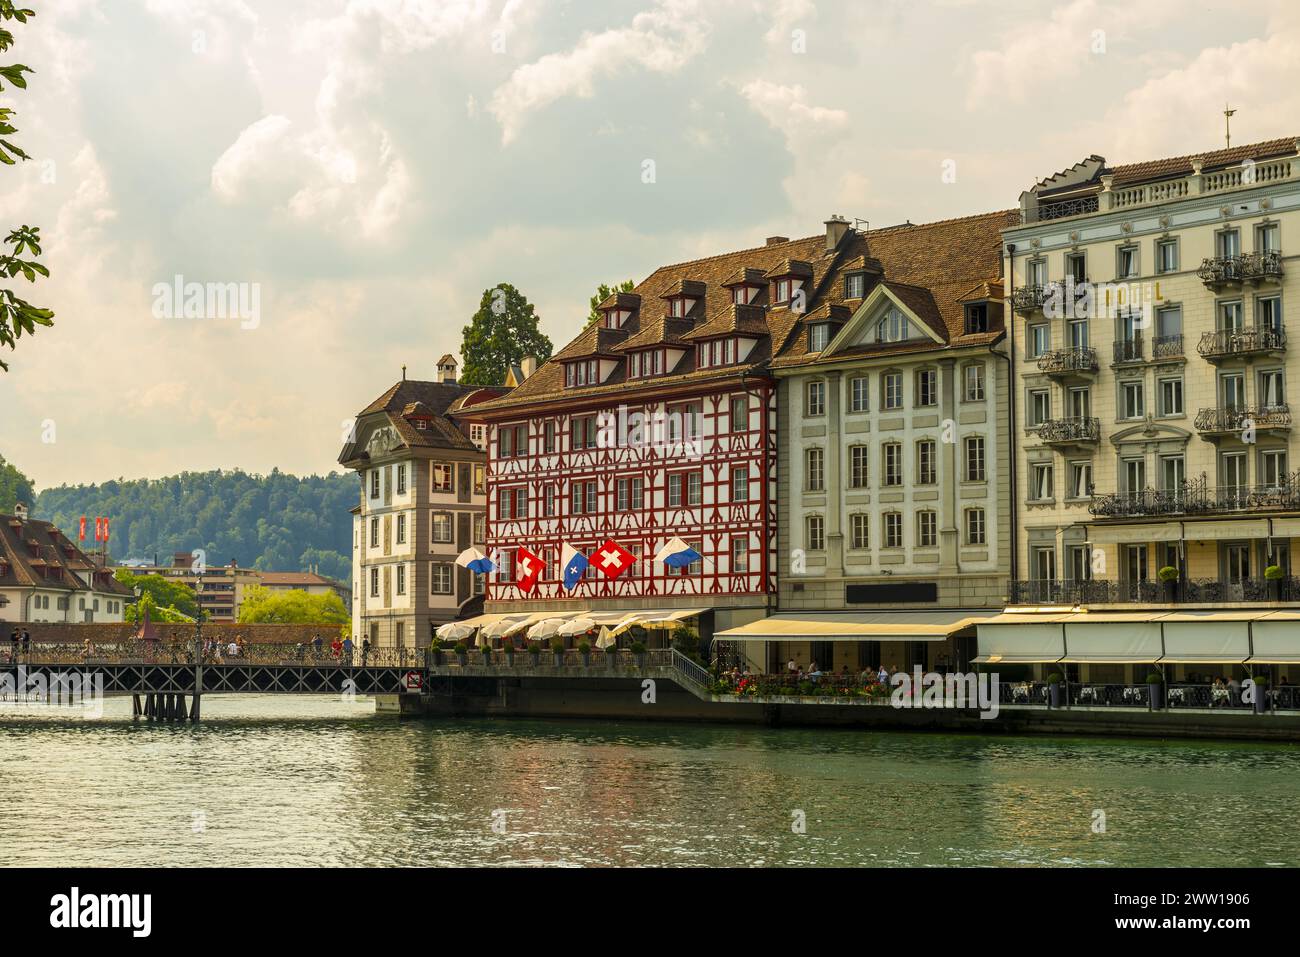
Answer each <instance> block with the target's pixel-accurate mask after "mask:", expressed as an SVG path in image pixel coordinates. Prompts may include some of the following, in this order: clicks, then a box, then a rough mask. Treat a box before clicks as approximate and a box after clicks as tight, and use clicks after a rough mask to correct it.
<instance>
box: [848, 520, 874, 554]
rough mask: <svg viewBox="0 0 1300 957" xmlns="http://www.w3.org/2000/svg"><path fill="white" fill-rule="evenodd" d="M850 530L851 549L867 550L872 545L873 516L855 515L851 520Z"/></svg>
mask: <svg viewBox="0 0 1300 957" xmlns="http://www.w3.org/2000/svg"><path fill="white" fill-rule="evenodd" d="M849 523H850V524H849V529H850V540H849V541H850V544H849V547H850V548H867V547H868V546H869V544H870V541H871V540H870V536H869V534H868V533H869V532H870V529H871V516H870V515H862V514H861V513H858V514H854V515H853V516H851V518H850V519H849Z"/></svg>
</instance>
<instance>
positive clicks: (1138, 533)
mask: <svg viewBox="0 0 1300 957" xmlns="http://www.w3.org/2000/svg"><path fill="white" fill-rule="evenodd" d="M1182 537H1183V530H1182V526H1181V525H1180V524H1179V523H1178V522H1159V523H1154V524H1150V525H1091V526H1089V529H1088V541H1090V542H1091V543H1092V544H1094V545H1136V544H1141V543H1143V542H1176V541H1178V540H1179V539H1181V538H1182Z"/></svg>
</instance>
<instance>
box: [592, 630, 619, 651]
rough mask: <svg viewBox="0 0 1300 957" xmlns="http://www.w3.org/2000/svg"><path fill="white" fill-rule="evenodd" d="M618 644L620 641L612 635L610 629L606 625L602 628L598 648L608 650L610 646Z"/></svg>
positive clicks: (597, 641)
mask: <svg viewBox="0 0 1300 957" xmlns="http://www.w3.org/2000/svg"><path fill="white" fill-rule="evenodd" d="M616 644H618V639H617V638H615V637H614V636H613V635H612V634H610V631H609V628H608V627H607V626H605V625H601V626H600V637H599V638H597V639H596V647H597V648H601V649H604V648H608V647H609V646H610V645H616Z"/></svg>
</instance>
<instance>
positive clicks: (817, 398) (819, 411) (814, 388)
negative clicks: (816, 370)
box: [803, 379, 826, 415]
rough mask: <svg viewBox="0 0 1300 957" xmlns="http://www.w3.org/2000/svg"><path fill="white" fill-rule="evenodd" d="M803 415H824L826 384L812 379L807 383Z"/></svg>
mask: <svg viewBox="0 0 1300 957" xmlns="http://www.w3.org/2000/svg"><path fill="white" fill-rule="evenodd" d="M803 411H804V415H824V414H825V413H826V383H825V382H823V381H822V380H821V379H813V380H812V381H810V382H809V383H808V388H807V391H806V392H805V393H804V406H803Z"/></svg>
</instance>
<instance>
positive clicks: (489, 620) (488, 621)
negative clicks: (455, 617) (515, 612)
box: [457, 615, 505, 628]
mask: <svg viewBox="0 0 1300 957" xmlns="http://www.w3.org/2000/svg"><path fill="white" fill-rule="evenodd" d="M504 617H505V615H475V616H474V617H473V618H466V619H464V620H463V621H459V622H457V624H460V625H468V626H469V627H471V628H482V627H483V626H484V625H494V624H496V623H497V622H498V621H500V620H501V619H502V618H504Z"/></svg>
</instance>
